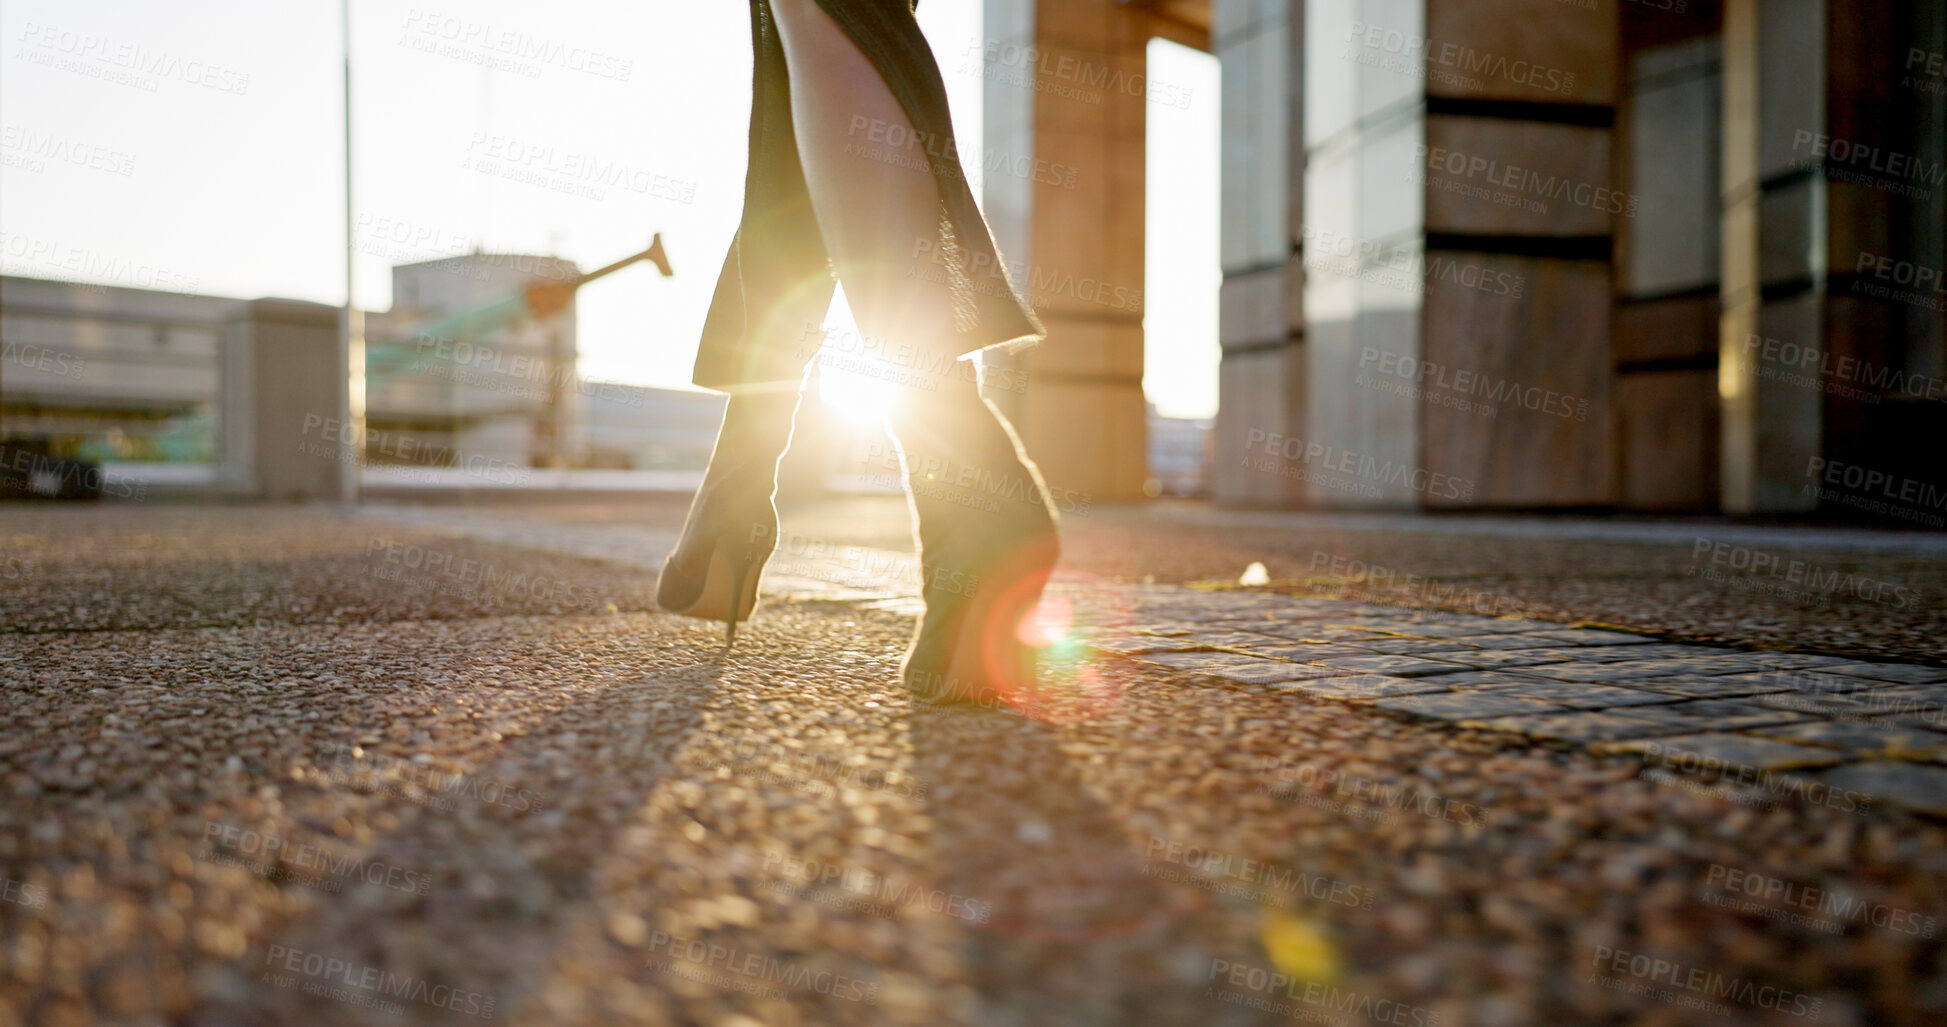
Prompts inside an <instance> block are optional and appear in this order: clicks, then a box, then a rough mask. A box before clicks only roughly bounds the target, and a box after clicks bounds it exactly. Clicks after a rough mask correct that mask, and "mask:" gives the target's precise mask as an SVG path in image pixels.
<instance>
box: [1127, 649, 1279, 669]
mask: <svg viewBox="0 0 1947 1027" xmlns="http://www.w3.org/2000/svg"><path fill="white" fill-rule="evenodd" d="M1136 662H1137V663H1147V664H1150V665H1152V666H1157V667H1167V668H1169V669H1170V670H1197V671H1207V670H1218V669H1221V668H1224V667H1243V666H1251V665H1256V664H1260V663H1266V662H1269V661H1266V660H1265V659H1264V658H1262V657H1259V656H1245V655H1243V654H1242V653H1208V652H1187V653H1181V652H1180V653H1148V654H1146V655H1143V656H1138V657H1136Z"/></svg>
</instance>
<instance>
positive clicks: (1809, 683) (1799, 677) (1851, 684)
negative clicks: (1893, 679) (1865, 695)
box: [1725, 670, 1897, 695]
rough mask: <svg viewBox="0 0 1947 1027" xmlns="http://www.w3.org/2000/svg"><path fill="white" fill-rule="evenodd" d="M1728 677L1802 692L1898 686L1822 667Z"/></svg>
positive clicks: (1861, 690)
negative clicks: (1846, 674) (1832, 672)
mask: <svg viewBox="0 0 1947 1027" xmlns="http://www.w3.org/2000/svg"><path fill="white" fill-rule="evenodd" d="M1725 677H1726V678H1729V679H1732V680H1736V681H1749V682H1752V683H1755V684H1762V685H1764V686H1766V688H1767V689H1771V690H1782V691H1788V692H1798V693H1800V694H1802V695H1844V694H1846V693H1848V692H1869V691H1873V690H1875V689H1880V688H1894V687H1897V686H1895V685H1893V684H1891V683H1889V682H1885V681H1874V680H1873V679H1871V678H1854V677H1846V676H1845V675H1843V674H1827V673H1825V672H1824V671H1820V670H1761V671H1750V672H1745V673H1741V674H1727V675H1725Z"/></svg>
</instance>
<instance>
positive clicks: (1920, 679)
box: [1825, 663, 1947, 685]
mask: <svg viewBox="0 0 1947 1027" xmlns="http://www.w3.org/2000/svg"><path fill="white" fill-rule="evenodd" d="M1825 669H1826V671H1827V672H1828V673H1832V674H1845V675H1848V676H1851V677H1861V678H1872V679H1874V680H1876V681H1894V682H1898V683H1900V684H1902V685H1931V684H1935V683H1938V682H1942V681H1947V669H1942V668H1940V667H1924V666H1921V665H1920V664H1917V663H1840V664H1835V665H1833V666H1829V667H1827V668H1825Z"/></svg>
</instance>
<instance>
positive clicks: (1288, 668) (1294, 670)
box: [1197, 660, 1339, 685]
mask: <svg viewBox="0 0 1947 1027" xmlns="http://www.w3.org/2000/svg"><path fill="white" fill-rule="evenodd" d="M1197 673H1199V674H1202V675H1204V676H1205V677H1213V678H1222V679H1224V680H1225V681H1235V682H1238V683H1239V684H1246V685H1270V684H1276V683H1278V682H1281V681H1307V680H1312V679H1316V678H1329V677H1335V676H1337V675H1338V674H1339V672H1338V671H1337V670H1334V669H1333V668H1331V667H1313V666H1308V665H1306V664H1303V663H1279V662H1277V661H1275V660H1257V661H1255V662H1253V663H1239V664H1233V665H1231V666H1226V667H1216V668H1213V669H1209V670H1199V671H1198V672H1197Z"/></svg>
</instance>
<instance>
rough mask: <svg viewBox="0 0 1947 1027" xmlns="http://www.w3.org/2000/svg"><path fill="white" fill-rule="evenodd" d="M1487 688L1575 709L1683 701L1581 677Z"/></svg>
mask: <svg viewBox="0 0 1947 1027" xmlns="http://www.w3.org/2000/svg"><path fill="white" fill-rule="evenodd" d="M1486 690H1487V691H1491V692H1496V693H1499V694H1501V695H1518V696H1521V697H1523V698H1526V699H1540V700H1541V701H1543V702H1552V703H1555V704H1556V705H1558V706H1566V707H1568V708H1570V709H1573V710H1604V709H1612V708H1615V707H1624V706H1656V705H1660V704H1665V703H1674V702H1682V701H1683V700H1682V699H1681V698H1680V697H1678V696H1674V695H1665V694H1663V693H1662V692H1645V691H1643V690H1641V689H1637V688H1617V687H1614V686H1611V685H1592V684H1587V683H1584V682H1580V681H1558V682H1552V683H1551V682H1545V681H1542V682H1532V683H1522V684H1503V685H1492V686H1489V687H1488V688H1487V689H1486Z"/></svg>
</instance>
